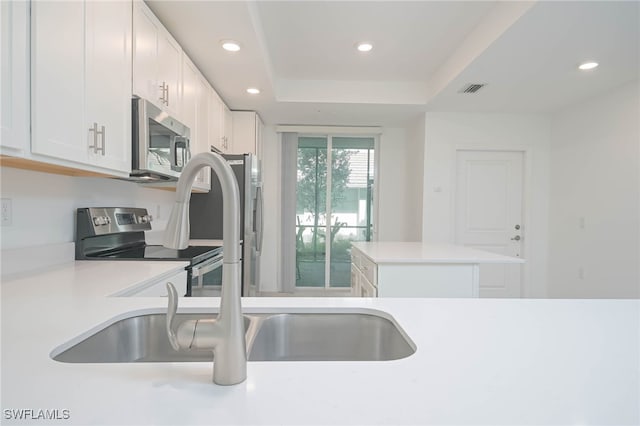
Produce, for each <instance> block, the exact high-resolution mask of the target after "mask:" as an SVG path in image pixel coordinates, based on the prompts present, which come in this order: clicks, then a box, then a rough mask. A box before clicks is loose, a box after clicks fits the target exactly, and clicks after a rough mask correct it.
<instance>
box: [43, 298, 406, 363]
mask: <svg viewBox="0 0 640 426" xmlns="http://www.w3.org/2000/svg"><path fill="white" fill-rule="evenodd" d="M372 312H374V311H367V312H366V313H352V312H341V311H332V312H322V313H310V312H295V313H282V312H272V313H245V315H244V325H245V333H246V334H245V337H246V342H247V353H248V359H249V361H384V360H394V359H400V358H405V357H407V356H409V355H412V354H413V353H414V352H415V345H414V344H413V342H411V340H410V339H409V338H408V336H406V334H405V333H404V331H402V329H401V328H400V327H399V326H398V325H397V324H396V323H395V321H393V319H390V318H389V317H387V316H385V315H384V314H383V313H380V315H378V314H375V313H372ZM214 315H215V314H213V315H212V314H210V313H207V314H204V313H199V314H198V313H190V314H185V313H181V314H177V315H176V319H175V322H176V324H179V323H180V322H182V321H187V320H191V319H201V318H212V317H213V316H214ZM165 327H166V315H165V314H164V313H152V314H144V315H136V316H132V317H129V318H125V319H121V320H119V321H116V322H113V323H111V324H109V325H107V326H106V327H104V328H102V329H101V330H99V331H97V332H95V333H93V334H91V335H89V336H87V337H85V338H83V339H82V340H80V341H79V342H78V343H75V344H71V345H69V343H67V344H64V345H61V346H59V347H58V348H56V349H55V350H54V351H53V352H52V353H51V357H52V358H53V359H54V360H56V361H60V362H70V363H118V362H203V361H209V362H211V361H212V360H213V352H212V351H209V350H200V351H194V350H180V351H175V350H174V349H173V348H172V347H171V345H170V344H169V340H168V338H167V333H166V328H165ZM74 340H75V339H74Z"/></svg>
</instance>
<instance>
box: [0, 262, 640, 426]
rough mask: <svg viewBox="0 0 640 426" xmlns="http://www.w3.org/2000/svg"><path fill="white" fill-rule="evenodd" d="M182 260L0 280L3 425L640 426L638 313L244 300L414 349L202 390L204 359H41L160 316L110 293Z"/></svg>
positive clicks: (637, 307)
mask: <svg viewBox="0 0 640 426" xmlns="http://www.w3.org/2000/svg"><path fill="white" fill-rule="evenodd" d="M177 263H180V262H177ZM177 263H175V262H140V261H131V262H111V261H101V262H93V261H82V262H68V263H65V264H63V265H59V266H55V267H51V268H49V269H48V270H46V271H42V272H39V273H31V274H21V275H19V276H16V277H14V278H11V279H6V280H5V279H3V281H2V288H1V289H2V301H1V303H2V365H1V368H2V371H1V373H2V374H1V377H2V390H3V392H2V415H3V418H2V423H3V424H32V423H33V421H34V419H33V418H28V417H25V415H26V414H25V412H28V411H26V410H29V409H30V410H34V411H33V413H34V414H33V415H35V414H36V413H37V410H59V412H60V413H63V412H64V413H68V414H69V416H68V418H67V419H64V420H56V421H55V423H56V424H77V425H89V424H110V425H118V424H121V425H125V424H172V425H175V424H182V425H190V424H211V423H216V424H225V425H262V424H265V425H266V424H280V425H310V424H315V425H318V424H327V425H328V424H331V425H356V424H359V425H362V424H367V425H373V424H387V425H407V424H422V425H429V424H493V425H500V424H525V423H526V424H540V425H548V424H573V423H575V422H576V421H579V422H580V423H584V424H637V423H638V422H639V421H640V418H639V417H640V415H639V413H638V406H637V401H638V398H639V397H640V394H639V389H640V386H639V384H640V372H639V370H638V358H639V356H640V354H639V350H640V349H639V346H640V345H639V334H638V322H637V319H638V315H639V314H640V301H638V300H532V299H518V300H490V299H418V298H415V299H398V298H245V299H243V301H242V304H243V310H244V311H245V312H265V311H274V310H279V311H280V312H305V311H307V312H308V311H313V312H332V311H334V310H336V309H338V310H342V311H350V312H359V313H367V312H369V313H371V312H372V311H373V312H379V313H381V315H384V316H387V317H389V318H393V319H394V320H395V322H396V323H397V324H398V325H399V327H400V328H401V329H402V330H403V331H404V332H405V333H406V335H407V336H408V337H409V338H410V339H411V341H412V342H413V344H414V345H415V347H416V348H417V350H416V352H415V353H414V354H412V355H410V356H408V357H406V358H402V359H397V360H393V361H368V362H361V361H326V362H295V361H293V362H282V361H279V362H249V363H248V371H247V373H248V378H247V380H246V381H245V382H243V383H241V384H239V385H236V386H216V385H214V384H213V383H211V371H212V365H211V363H210V362H164V363H153V362H147V363H120V364H116V363H112V364H107V363H103V364H100V363H88V364H77V363H75V364H74V363H63V362H58V361H54V360H52V359H51V354H52V352H54V351H55V350H56V348H59V347H60V346H61V345H68V344H69V342H73V341H77V340H79V338H83V337H86V336H87V335H90V334H92V333H94V332H95V331H96V330H99V329H102V328H103V327H104V326H106V325H108V324H111V323H113V322H115V321H116V320H117V319H122V318H127V317H131V316H136V315H140V314H143V313H162V312H166V303H167V300H166V298H162V297H113V296H111V295H113V294H115V293H122V291H123V290H126V289H128V288H132V287H140V286H141V285H142V284H144V283H146V282H152V281H155V280H156V279H159V278H160V277H166V276H170V275H172V274H173V273H175V272H177V271H178V270H179V269H180V268H183V267H184V265H178V264H177ZM218 303H219V299H217V298H181V299H180V309H181V310H183V311H200V312H203V311H205V312H211V313H212V315H213V312H215V309H216V307H217V305H218ZM327 395H330V396H331V399H330V401H329V400H327ZM20 410H22V411H20ZM63 410H68V411H63ZM20 413H22V414H20ZM20 416H22V417H20ZM20 419H22V420H20ZM42 423H43V424H44V423H47V422H42Z"/></svg>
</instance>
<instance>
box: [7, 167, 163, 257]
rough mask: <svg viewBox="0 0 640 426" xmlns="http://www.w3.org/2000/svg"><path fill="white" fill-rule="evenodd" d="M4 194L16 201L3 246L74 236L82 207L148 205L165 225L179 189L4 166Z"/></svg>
mask: <svg viewBox="0 0 640 426" xmlns="http://www.w3.org/2000/svg"><path fill="white" fill-rule="evenodd" d="M0 176H1V177H2V198H10V199H11V201H12V205H13V222H12V224H11V226H3V227H2V228H0V232H1V233H2V234H1V237H0V241H1V246H0V248H1V249H10V248H19V247H31V246H40V245H45V244H56V243H65V242H71V241H74V238H75V235H74V234H75V209H76V208H78V207H98V206H117V207H144V208H147V209H148V210H149V212H150V213H151V214H152V215H153V216H154V222H153V223H152V227H153V229H154V230H160V229H164V227H165V226H166V221H167V220H168V218H169V213H170V212H171V207H172V205H173V202H174V198H175V193H173V192H169V191H163V190H157V189H148V188H143V187H141V186H140V185H138V184H136V183H133V182H126V181H121V180H115V179H104V178H80V177H70V176H61V175H53V174H48V173H40V172H33V171H28V170H20V169H13V168H9V167H2V168H1V169H0Z"/></svg>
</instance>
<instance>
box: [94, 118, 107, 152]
mask: <svg viewBox="0 0 640 426" xmlns="http://www.w3.org/2000/svg"><path fill="white" fill-rule="evenodd" d="M96 133H97V134H98V135H100V138H101V139H102V144H101V146H100V148H96V150H95V152H96V154H97V153H98V151H100V152H102V156H103V157H104V149H105V144H106V143H107V142H106V139H105V137H106V133H105V128H104V126H101V128H100V131H99V132H96Z"/></svg>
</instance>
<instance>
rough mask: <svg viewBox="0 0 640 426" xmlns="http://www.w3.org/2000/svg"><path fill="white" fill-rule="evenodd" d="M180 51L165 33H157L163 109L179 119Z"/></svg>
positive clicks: (176, 44)
mask: <svg viewBox="0 0 640 426" xmlns="http://www.w3.org/2000/svg"><path fill="white" fill-rule="evenodd" d="M181 56H182V49H180V45H178V43H176V41H175V40H173V38H172V37H171V35H169V33H167V32H166V31H159V32H158V83H159V87H160V90H162V91H164V93H163V95H162V98H163V101H164V109H166V110H167V111H169V112H171V113H172V115H173V116H174V117H178V118H179V119H181V118H182V117H181V115H180V104H181V102H182V100H181V98H180V82H181V81H182V73H181V62H182V58H181Z"/></svg>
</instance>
